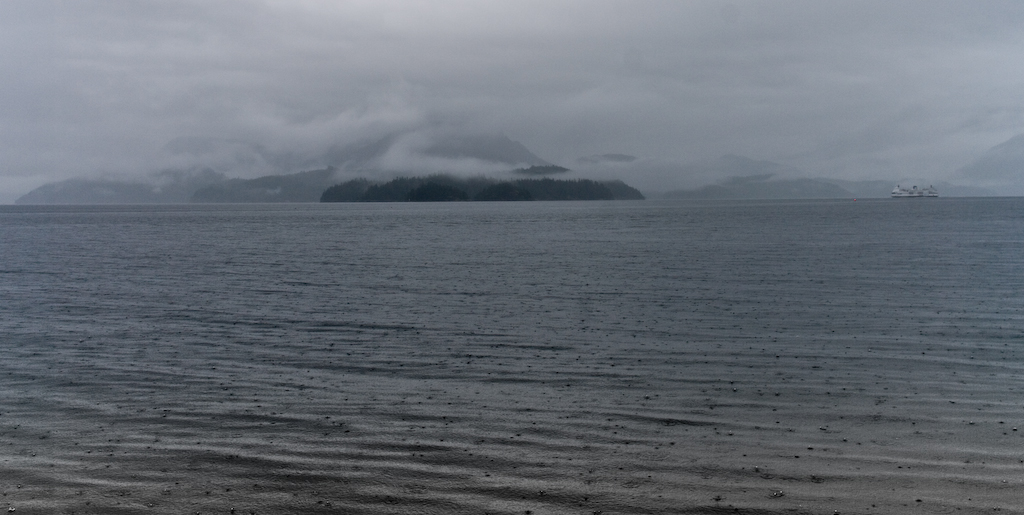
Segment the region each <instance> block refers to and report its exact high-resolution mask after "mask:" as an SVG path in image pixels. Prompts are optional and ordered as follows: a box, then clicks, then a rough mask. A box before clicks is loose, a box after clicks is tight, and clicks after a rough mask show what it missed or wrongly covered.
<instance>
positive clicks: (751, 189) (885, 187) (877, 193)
mask: <svg viewBox="0 0 1024 515" xmlns="http://www.w3.org/2000/svg"><path fill="white" fill-rule="evenodd" d="M686 173H688V174H690V175H693V176H700V177H726V178H725V179H721V180H719V181H718V182H716V183H714V184H710V185H705V186H702V187H699V188H692V189H682V190H674V191H669V192H667V193H665V194H664V195H663V196H664V197H665V198H690V199H814V198H879V197H888V196H889V195H890V194H891V192H892V189H893V187H894V186H896V184H897V182H898V181H888V180H866V181H849V180H842V179H828V178H821V177H818V178H807V177H800V176H801V175H803V174H804V173H803V172H802V171H800V170H798V169H796V168H792V167H788V166H785V165H782V164H779V163H775V162H772V161H765V160H754V159H749V158H746V157H743V156H736V155H726V156H722V157H721V158H719V159H717V160H714V161H711V162H708V163H701V164H694V165H689V166H688V167H686ZM929 185H934V186H935V187H936V189H938V190H939V194H940V195H941V196H949V197H984V196H991V195H994V194H995V193H994V192H992V191H991V190H988V189H985V188H979V187H972V186H962V185H955V184H951V183H948V182H943V181H939V182H935V183H933V184H929ZM921 186H925V184H921Z"/></svg>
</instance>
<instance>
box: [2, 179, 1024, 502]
mask: <svg viewBox="0 0 1024 515" xmlns="http://www.w3.org/2000/svg"><path fill="white" fill-rule="evenodd" d="M1022 213H1024V205H1022V202H1021V201H1020V199H944V198H940V199H917V200H909V201H901V200H892V199H885V200H877V201H857V202H854V201H851V200H841V201H840V200H830V201H792V202H783V201H774V202H751V201H734V202H717V203H710V202H709V203H702V202H694V201H690V202H683V201H675V202H670V201H637V202H627V201H620V202H576V203H573V202H562V203H559V202H534V203H528V202H521V203H500V202H495V203H444V204H411V203H400V204H366V203H358V204H302V205H283V206H270V205H220V206H209V205H206V206H163V207H161V206H149V207H147V206H106V207H80V206H79V207H31V206H16V207H14V206H10V207H5V208H0V241H3V245H0V297H2V298H3V299H4V300H3V302H2V303H0V333H2V334H3V335H4V336H3V338H2V339H0V355H2V356H3V359H2V360H0V399H2V401H0V493H2V494H3V497H2V502H3V503H6V504H7V505H9V506H11V507H14V508H16V509H17V513H19V514H21V513H29V514H32V513H71V512H74V513H168V514H170V513H196V512H200V513H230V512H231V511H230V510H232V509H234V510H235V513H253V512H254V513H295V512H302V513H321V512H322V513H396V514H397V513H413V512H415V513H507V514H512V513H520V514H522V513H537V514H555V513H580V514H592V513H606V514H610V513H623V514H625V513H761V514H766V513H767V514H770V513H798V514H802V513H807V514H810V513H833V512H835V511H838V512H839V513H992V512H993V510H994V509H999V510H1001V511H999V512H1000V513H1018V514H1019V513H1024V511H1022V509H1021V504H1020V499H1021V497H1020V495H1021V494H1020V492H1021V491H1022V489H1024V484H1022V478H1024V474H1022V473H1024V440H1022V438H1024V431H1021V430H1020V429H1024V404H1022V396H1021V392H1022V390H1024V384H1022V382H1021V377H1022V372H1024V370H1022V367H1024V364H1022V363H1024V361H1022V359H1024V356H1022V354H1021V352H1022V349H1021V342H1022V341H1024V331H1022V327H1024V325H1022V315H1021V314H1022V313H1024V297H1022V293H1021V292H1024V276H1022V275H1021V274H1020V269H1021V262H1020V252H1019V251H1020V248H1021V246H1022V243H1024V215H1022Z"/></svg>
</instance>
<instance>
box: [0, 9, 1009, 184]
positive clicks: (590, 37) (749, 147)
mask: <svg viewBox="0 0 1024 515" xmlns="http://www.w3.org/2000/svg"><path fill="white" fill-rule="evenodd" d="M0 45H2V46H0V47H2V48H3V50H2V52H0V63H2V66H3V73H2V74H0V101H2V105H3V108H2V109H0V131H2V138H0V202H4V203H7V202H12V201H13V200H14V199H15V198H17V197H18V196H19V195H21V194H23V193H25V192H27V191H28V190H30V189H32V188H34V187H36V186H39V185H40V184H43V183H45V182H50V181H54V180H59V179H63V178H68V177H73V176H82V175H95V174H98V173H101V174H110V173H113V174H144V173H150V172H153V171H156V170H159V169H161V168H167V167H175V166H188V165H190V164H195V163H188V162H186V161H187V160H188V156H185V157H183V156H182V155H181V154H180V153H175V152H172V151H170V150H169V148H173V145H172V146H171V147H169V146H168V144H169V143H170V142H172V141H174V140H175V139H177V138H183V137H186V138H191V137H199V138H206V137H209V138H219V139H223V140H230V141H237V142H243V143H246V144H259V145H263V146H264V147H266V148H268V149H270V150H272V151H274V152H291V153H295V154H300V155H301V154H310V155H313V154H317V153H318V152H322V151H323V150H324V149H326V148H327V147H329V146H331V145H336V144H339V143H346V142H353V141H358V140H361V139H366V138H371V137H374V136H376V135H384V134H387V133H389V132H392V131H397V130H416V129H417V128H421V127H437V126H443V127H446V128H449V129H451V130H456V131H465V132H469V133H478V132H481V131H483V132H502V133H504V134H506V135H508V136H509V137H510V138H512V139H514V140H517V141H520V142H522V143H523V144H524V145H526V146H527V147H528V148H529V149H530V150H532V151H533V152H534V153H536V154H537V155H539V156H540V157H542V158H543V159H545V160H547V161H550V162H553V163H557V164H563V165H566V166H570V167H571V166H572V165H573V163H576V162H577V161H576V160H577V159H578V158H579V157H581V156H587V155H593V154H603V153H625V154H631V155H635V156H638V157H641V158H643V159H645V160H650V161H651V162H657V163H662V164H666V163H667V164H668V165H666V166H669V165H671V164H673V163H688V162H694V161H701V160H708V159H713V158H716V157H718V156H721V155H723V154H729V153H732V154H739V155H743V156H746V157H750V158H754V159H769V160H773V161H778V162H780V163H783V164H787V165H792V166H796V167H800V168H801V169H803V170H806V171H807V172H808V174H809V175H811V176H830V177H840V178H849V179H862V178H900V177H922V178H929V179H933V178H934V179H936V180H937V179H943V178H950V177H953V172H954V170H955V169H956V168H958V167H961V166H963V165H965V164H967V163H969V162H970V161H972V160H974V159H975V158H977V157H978V156H979V155H980V154H981V153H982V152H984V151H985V150H986V149H988V148H990V147H992V146H994V145H996V144H998V143H1001V142H1003V141H1005V140H1007V139H1008V138H1010V137H1011V136H1014V135H1016V134H1019V133H1022V132H1024V2H1020V1H1016V0H1007V1H977V0H971V1H966V0H965V1H957V2H944V1H938V0H921V1H905V2H898V1H895V2H894V1H891V0H890V1H878V2H870V1H857V2H853V1H851V2H832V1H829V2H822V1H820V0H809V1H792V2H786V1H778V0H773V1H764V2H758V1H749V2H748V1H737V2H733V3H729V2H723V1H706V2H683V1H678V0H676V1H666V2H657V1H647V2H638V1H628V2H627V1H618V2H610V1H599V0H581V1H551V0H545V1H537V2H531V1H524V0H516V1H505V2H485V1H480V0H472V1H443V0H433V1H429V2H428V1H424V2H412V1H402V2H388V1H381V0H371V1H351V2H345V1H301V0H280V1H269V0H268V1H216V0H196V1H184V0H176V1H159V0H153V1H136V0H119V1H114V0H111V1H98V0H97V1H90V0H65V1H46V0H4V1H3V2H0ZM213 164H214V165H216V164H217V163H213ZM670 168H671V166H669V169H670ZM226 171H227V172H229V174H231V175H239V176H251V175H254V174H259V173H263V172H264V171H265V170H255V169H253V170H246V169H237V168H236V169H231V170H226ZM665 173H667V172H665Z"/></svg>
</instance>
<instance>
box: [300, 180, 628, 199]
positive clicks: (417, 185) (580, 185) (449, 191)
mask: <svg viewBox="0 0 1024 515" xmlns="http://www.w3.org/2000/svg"><path fill="white" fill-rule="evenodd" d="M643 199H644V196H643V194H641V193H640V192H639V191H638V190H637V189H635V188H633V187H631V186H629V185H627V184H626V183H624V182H622V181H618V180H616V181H594V180H590V179H550V178H544V179H516V180H511V181H507V180H506V181H502V180H497V179H491V178H487V177H469V178H463V177H454V176H451V175H431V176H427V177H399V178H397V179H393V180H390V181H388V182H383V183H380V182H373V181H370V180H368V179H353V180H350V181H346V182H343V183H341V184H336V185H334V186H331V187H330V188H327V190H325V191H324V192H323V195H321V196H320V202H451V201H466V200H476V201H520V200H643Z"/></svg>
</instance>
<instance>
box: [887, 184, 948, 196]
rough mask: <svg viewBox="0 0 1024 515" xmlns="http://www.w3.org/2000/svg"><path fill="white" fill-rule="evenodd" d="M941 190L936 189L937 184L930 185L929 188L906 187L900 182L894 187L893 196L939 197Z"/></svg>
mask: <svg viewBox="0 0 1024 515" xmlns="http://www.w3.org/2000/svg"><path fill="white" fill-rule="evenodd" d="M938 196H939V190H936V189H935V186H928V187H927V188H921V189H918V188H917V186H914V187H912V188H904V187H902V186H900V185H899V184H897V185H896V187H895V188H893V189H892V198H919V197H938Z"/></svg>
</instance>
